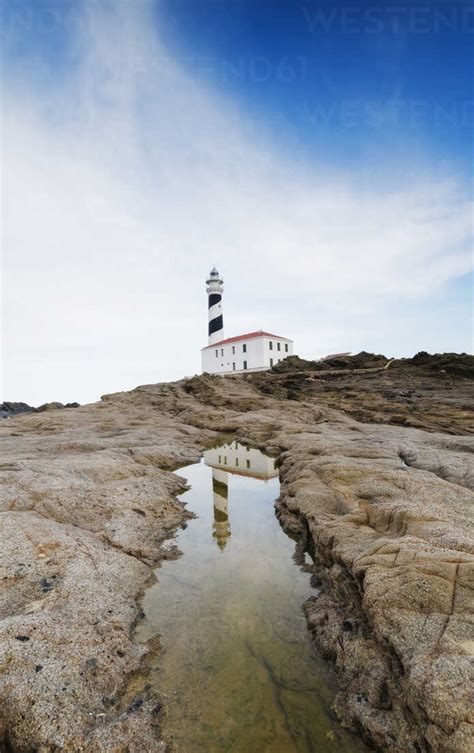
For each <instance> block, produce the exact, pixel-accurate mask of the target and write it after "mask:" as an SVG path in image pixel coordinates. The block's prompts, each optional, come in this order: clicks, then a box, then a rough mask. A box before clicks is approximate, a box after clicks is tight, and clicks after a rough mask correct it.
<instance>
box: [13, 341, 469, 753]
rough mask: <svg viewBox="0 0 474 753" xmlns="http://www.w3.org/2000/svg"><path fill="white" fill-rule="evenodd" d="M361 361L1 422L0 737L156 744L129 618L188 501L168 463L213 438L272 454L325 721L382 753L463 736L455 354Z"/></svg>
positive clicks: (185, 458)
mask: <svg viewBox="0 0 474 753" xmlns="http://www.w3.org/2000/svg"><path fill="white" fill-rule="evenodd" d="M361 356H362V357H361V358H358V357H356V358H358V360H351V359H345V361H346V362H345V363H344V364H341V363H335V364H332V363H330V364H328V363H326V364H325V365H324V369H322V368H321V367H320V366H318V365H314V364H312V363H311V362H302V361H299V362H297V363H293V364H291V363H290V364H288V363H285V362H282V364H280V365H279V369H278V370H276V369H275V370H273V371H272V372H271V373H265V374H255V375H248V376H245V377H239V376H237V377H229V378H222V377H211V376H208V375H203V376H200V377H195V378H193V379H187V380H182V381H181V382H177V383H174V384H157V385H147V386H144V387H139V388H137V389H136V390H133V391H132V392H129V393H118V394H114V395H107V396H104V398H102V400H101V401H100V402H99V403H96V404H92V405H88V406H83V407H80V408H72V409H70V410H67V411H53V412H42V413H26V414H23V415H18V416H17V417H14V418H11V419H9V420H8V421H4V422H2V423H1V425H0V442H1V449H2V452H1V458H2V459H1V461H0V474H1V476H0V478H1V479H2V486H1V498H0V514H1V523H2V525H1V526H0V551H1V556H0V576H1V580H0V749H3V751H5V752H7V751H15V752H16V751H19V752H21V753H32V751H37V752H38V753H52V752H53V751H66V752H67V751H71V752H74V753H80V752H82V751H84V752H87V753H102V752H105V751H107V752H108V753H112V752H113V753H125V752H126V751H129V752H130V753H143V752H144V751H149V752H150V753H154V752H155V751H166V750H167V749H168V748H167V744H166V743H165V742H164V739H163V735H162V726H163V716H164V709H163V703H162V700H161V699H160V698H159V697H156V696H154V695H153V694H152V692H151V690H150V688H149V687H148V683H147V662H148V661H149V660H150V658H151V657H152V655H153V653H154V652H156V651H158V650H159V647H158V646H156V645H149V646H148V647H145V648H144V647H143V646H139V645H137V644H136V643H135V642H134V641H133V629H134V626H135V624H136V623H137V620H139V619H140V598H141V595H142V593H143V591H144V589H145V588H146V586H147V585H148V584H149V583H150V581H151V579H152V578H153V567H154V565H156V563H157V562H159V560H160V559H162V558H163V557H173V556H176V555H177V553H176V551H175V549H174V547H173V544H172V541H171V543H170V541H168V542H167V539H169V538H170V536H171V535H172V533H173V531H174V530H176V529H177V527H179V526H180V525H183V524H184V523H185V520H186V518H187V517H189V514H190V512H188V511H187V510H186V508H185V507H184V505H183V504H182V503H181V502H179V501H177V500H176V495H177V494H178V493H179V492H180V491H182V490H183V489H184V487H185V480H184V479H183V477H182V475H177V474H176V473H173V470H174V469H176V468H178V467H180V466H183V465H185V464H186V463H191V462H195V461H196V460H197V459H198V458H199V456H200V454H201V453H202V451H203V449H204V448H205V447H206V446H208V445H209V444H210V443H211V442H212V441H213V440H215V438H216V437H217V436H218V432H225V433H226V434H229V433H232V434H235V435H236V436H237V437H238V438H239V439H240V440H241V441H243V442H249V443H251V444H252V445H255V446H258V447H260V448H261V449H263V450H265V451H267V452H269V453H270V454H273V455H274V456H276V457H277V458H278V464H279V467H280V479H281V495H280V498H279V500H278V502H277V505H276V511H277V515H278V517H279V520H280V522H281V524H282V526H283V527H284V529H285V530H286V531H287V532H288V533H289V534H290V535H291V536H293V537H294V538H295V541H296V550H297V552H299V553H302V552H303V551H304V550H307V551H308V552H309V553H310V554H311V556H312V558H313V560H314V574H313V582H314V585H315V586H317V590H315V596H314V597H313V598H311V599H310V600H309V602H308V603H307V604H306V605H305V611H306V615H307V619H308V625H309V628H310V630H311V634H312V636H313V639H314V642H315V645H316V647H317V648H318V650H319V651H320V652H321V653H322V654H323V655H324V656H326V657H327V658H328V659H329V660H330V661H332V662H333V663H334V665H335V667H336V671H337V673H338V675H339V678H340V682H341V690H340V693H339V695H338V697H337V700H336V708H337V711H338V713H339V715H340V716H341V718H342V719H343V720H344V721H345V722H346V723H347V724H350V725H351V726H353V727H355V728H356V729H358V730H359V731H360V732H361V734H363V735H364V737H365V738H366V739H367V740H368V741H370V742H371V743H372V744H373V745H374V746H376V747H377V748H379V749H381V750H385V751H390V752H391V753H405V751H413V752H414V753H433V752H437V753H467V751H470V750H472V749H473V746H474V738H473V733H472V730H473V727H472V723H473V711H472V710H473V707H474V705H473V688H474V683H473V671H474V670H473V664H472V661H473V659H472V655H473V649H474V628H473V618H472V615H473V601H472V593H473V577H472V575H473V570H474V551H473V550H474V542H473V535H472V530H473V529H472V502H473V500H474V463H473V452H474V440H473V438H472V436H471V435H472V434H473V433H474V416H473V412H472V407H473V404H474V402H473V392H474V389H473V387H474V379H473V365H472V360H473V359H471V358H470V357H468V356H462V357H458V356H456V357H453V356H452V354H448V356H447V357H446V358H444V357H442V356H439V357H429V356H427V354H420V357H415V359H410V360H409V361H395V362H393V363H392V364H390V366H389V367H388V368H385V366H386V365H387V359H384V357H378V356H370V357H369V354H361ZM436 358H437V359H438V360H437V361H436V363H435V361H434V360H433V359H436ZM443 359H444V360H443ZM361 364H363V365H361ZM374 364H375V365H374ZM450 364H451V365H450ZM453 364H454V366H453ZM364 368H367V369H371V371H370V372H362V373H360V370H361V369H364ZM374 368H375V369H382V370H380V371H373V369H374ZM328 370H329V371H331V370H332V371H333V373H332V374H328V373H327V372H328ZM341 371H342V372H343V373H342V374H341ZM324 372H326V373H324ZM183 473H184V475H185V471H183ZM2 746H3V748H2Z"/></svg>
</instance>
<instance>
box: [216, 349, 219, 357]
mask: <svg viewBox="0 0 474 753" xmlns="http://www.w3.org/2000/svg"><path fill="white" fill-rule="evenodd" d="M216 358H219V351H218V350H216Z"/></svg>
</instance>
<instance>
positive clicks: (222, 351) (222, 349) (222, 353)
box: [221, 348, 224, 356]
mask: <svg viewBox="0 0 474 753" xmlns="http://www.w3.org/2000/svg"><path fill="white" fill-rule="evenodd" d="M223 355H224V348H221V356H223Z"/></svg>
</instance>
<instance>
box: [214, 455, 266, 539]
mask: <svg viewBox="0 0 474 753" xmlns="http://www.w3.org/2000/svg"><path fill="white" fill-rule="evenodd" d="M204 463H205V464H206V465H207V466H209V467H210V468H211V469H212V496H213V503H214V521H213V524H212V536H213V537H214V538H215V539H216V542H217V546H218V547H219V549H220V550H221V551H223V550H224V549H225V547H226V544H227V540H228V538H229V537H230V535H231V533H230V522H229V477H230V476H232V475H236V476H248V477H250V478H255V479H260V480H262V481H268V479H270V478H274V477H275V476H278V471H277V469H276V468H275V461H274V460H273V458H269V457H267V456H266V455H264V454H263V452H260V450H256V449H254V448H252V447H246V446H245V445H242V444H240V443H239V442H235V441H234V442H229V443H226V444H222V445H220V446H219V447H213V448H212V449H210V450H206V452H205V453H204Z"/></svg>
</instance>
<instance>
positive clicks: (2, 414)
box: [0, 402, 36, 418]
mask: <svg viewBox="0 0 474 753" xmlns="http://www.w3.org/2000/svg"><path fill="white" fill-rule="evenodd" d="M35 412H36V408H33V407H32V406H31V405H28V403H7V402H5V403H0V418H11V416H17V415H18V414H19V413H35Z"/></svg>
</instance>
